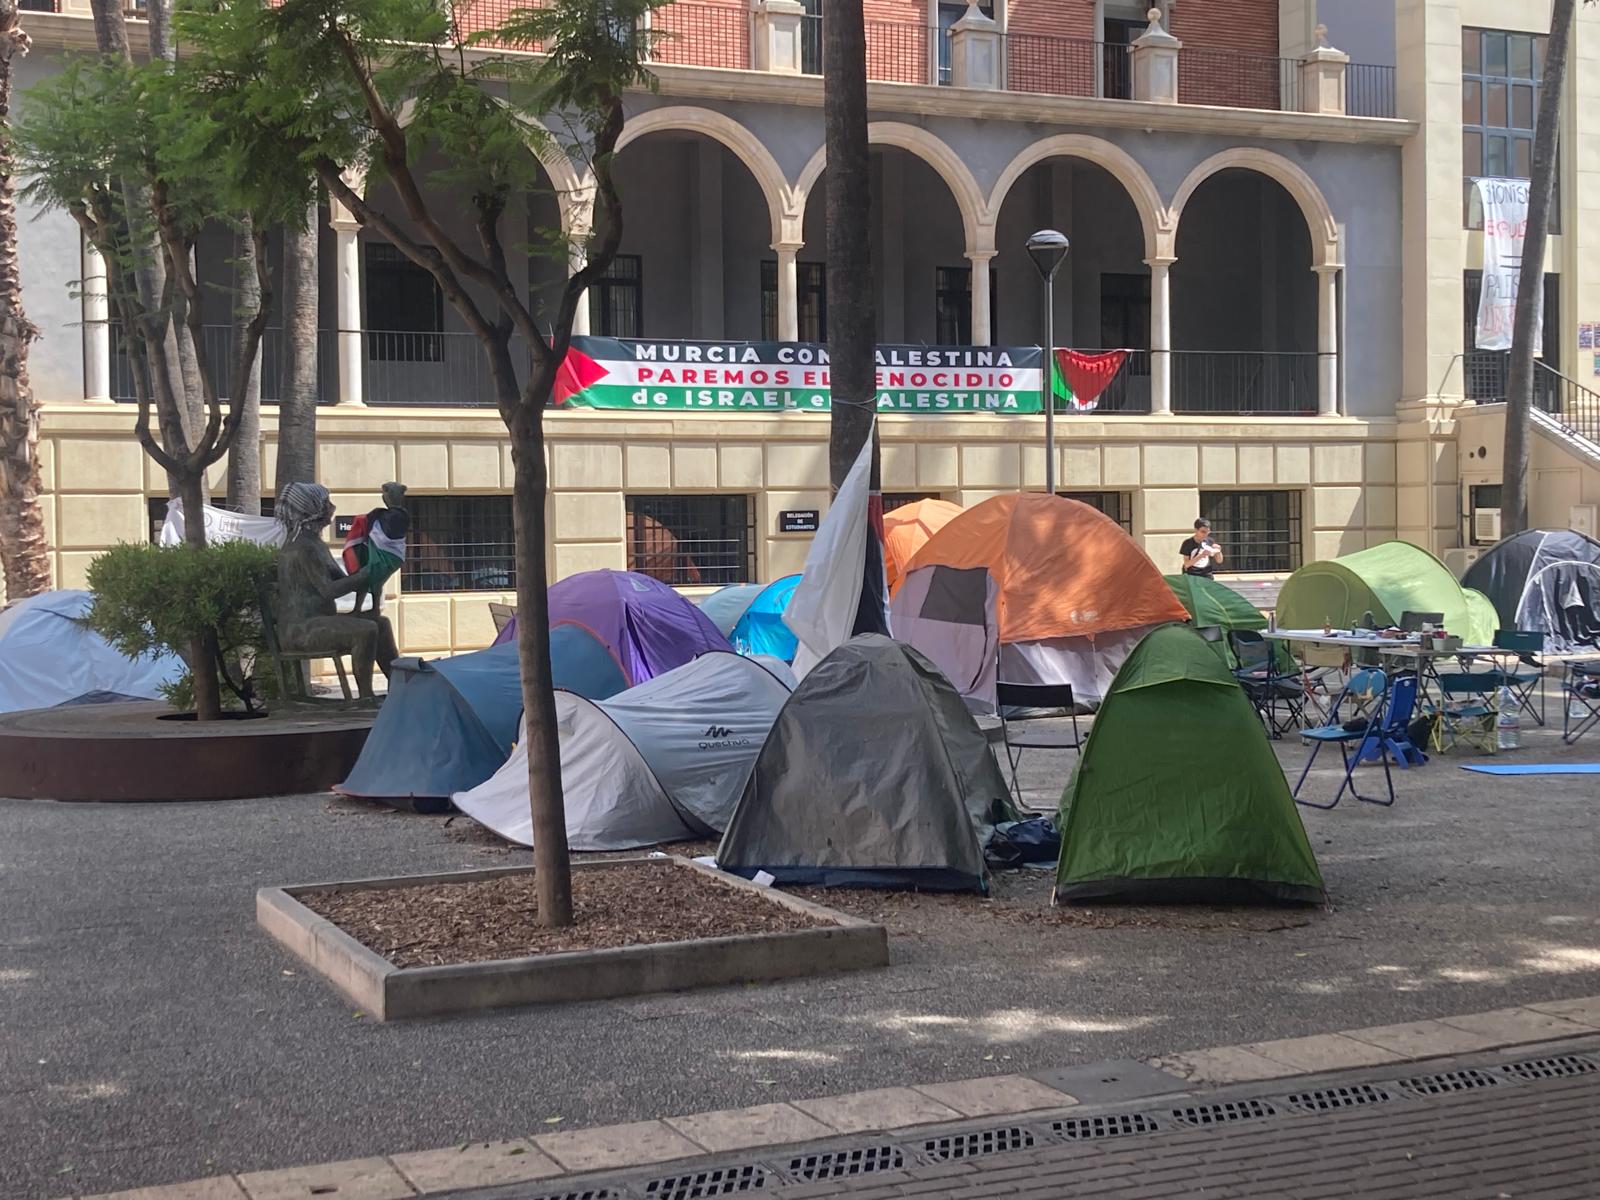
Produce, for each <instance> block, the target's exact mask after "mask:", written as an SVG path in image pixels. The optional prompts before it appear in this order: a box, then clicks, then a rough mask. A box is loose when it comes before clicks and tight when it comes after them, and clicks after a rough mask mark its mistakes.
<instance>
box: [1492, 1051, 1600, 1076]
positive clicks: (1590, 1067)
mask: <svg viewBox="0 0 1600 1200" xmlns="http://www.w3.org/2000/svg"><path fill="white" fill-rule="evenodd" d="M1499 1065H1500V1069H1501V1070H1502V1071H1504V1072H1505V1073H1506V1074H1507V1075H1515V1076H1516V1077H1517V1078H1518V1079H1529V1080H1533V1079H1561V1078H1564V1077H1566V1076H1568V1075H1593V1074H1594V1073H1595V1072H1596V1071H1600V1066H1596V1065H1595V1064H1594V1063H1592V1062H1590V1061H1589V1060H1588V1059H1587V1058H1579V1057H1578V1056H1577V1055H1576V1054H1556V1055H1552V1056H1551V1057H1549V1058H1530V1059H1525V1060H1524V1061H1522V1062H1514V1063H1501V1064H1499Z"/></svg>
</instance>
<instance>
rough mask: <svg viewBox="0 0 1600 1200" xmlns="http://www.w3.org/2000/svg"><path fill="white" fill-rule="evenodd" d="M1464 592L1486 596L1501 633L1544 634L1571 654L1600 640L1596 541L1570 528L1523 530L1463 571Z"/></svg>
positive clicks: (1551, 646) (1550, 644)
mask: <svg viewBox="0 0 1600 1200" xmlns="http://www.w3.org/2000/svg"><path fill="white" fill-rule="evenodd" d="M1461 583H1462V586H1463V587H1468V588H1474V589H1476V590H1477V591H1480V592H1482V593H1483V594H1484V595H1485V596H1487V597H1489V602H1490V603H1491V604H1493V605H1494V608H1495V613H1496V615H1497V616H1498V617H1499V621H1500V625H1499V627H1500V628H1501V629H1519V630H1522V631H1524V632H1527V633H1542V634H1544V635H1545V649H1547V650H1552V651H1557V652H1563V653H1565V652H1570V651H1572V650H1575V649H1577V648H1578V647H1580V646H1593V645H1595V644H1596V643H1597V639H1600V542H1597V541H1595V540H1594V539H1593V538H1592V537H1587V536H1585V535H1584V534H1581V533H1578V532H1576V531H1575V530H1571V529H1527V530H1524V531H1523V532H1521V533H1514V534H1512V535H1511V536H1510V537H1508V538H1505V539H1504V540H1502V541H1499V542H1496V543H1495V544H1494V545H1493V546H1491V547H1490V548H1489V549H1488V550H1486V551H1485V552H1484V553H1483V556H1482V557H1481V558H1479V559H1478V561H1477V562H1475V563H1473V564H1472V565H1471V566H1470V567H1468V568H1467V573H1466V574H1465V575H1463V576H1462V577H1461Z"/></svg>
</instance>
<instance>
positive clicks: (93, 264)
mask: <svg viewBox="0 0 1600 1200" xmlns="http://www.w3.org/2000/svg"><path fill="white" fill-rule="evenodd" d="M82 274H83V398H84V399H85V400H86V401H89V402H90V403H92V404H110V403H111V326H110V324H109V320H110V316H111V306H110V303H109V302H108V300H107V299H106V260H105V259H104V258H102V257H101V256H100V251H98V250H96V249H95V248H94V244H93V243H92V242H90V241H89V239H88V238H84V239H83V270H82Z"/></svg>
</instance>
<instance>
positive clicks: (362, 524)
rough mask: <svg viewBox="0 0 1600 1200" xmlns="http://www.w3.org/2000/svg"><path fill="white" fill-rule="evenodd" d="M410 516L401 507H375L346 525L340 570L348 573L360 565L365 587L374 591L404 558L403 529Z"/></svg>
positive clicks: (395, 569) (404, 537) (406, 528)
mask: <svg viewBox="0 0 1600 1200" xmlns="http://www.w3.org/2000/svg"><path fill="white" fill-rule="evenodd" d="M410 525H411V516H410V514H409V513H407V512H406V510H405V509H403V508H375V509H373V510H372V511H371V512H369V513H367V514H366V515H365V516H362V517H357V518H356V519H355V520H354V521H352V522H351V524H350V532H349V533H348V534H346V535H345V539H344V569H345V570H346V571H347V572H348V573H349V574H351V575H354V574H355V573H356V572H357V571H359V570H361V568H363V567H371V568H372V569H371V570H370V571H369V572H368V573H367V578H368V586H369V588H370V590H371V591H373V592H377V591H378V590H379V589H380V588H381V587H382V586H383V583H384V581H385V580H386V579H388V578H389V576H391V575H393V574H394V573H395V572H396V571H398V570H399V569H400V565H401V564H402V563H404V562H405V560H406V531H407V530H408V529H409V528H410Z"/></svg>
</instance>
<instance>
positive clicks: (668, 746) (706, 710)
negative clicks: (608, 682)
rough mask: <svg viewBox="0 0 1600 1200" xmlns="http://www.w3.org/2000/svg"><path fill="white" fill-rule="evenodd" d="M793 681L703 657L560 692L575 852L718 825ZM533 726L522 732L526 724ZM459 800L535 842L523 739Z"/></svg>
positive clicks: (708, 831)
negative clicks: (643, 678)
mask: <svg viewBox="0 0 1600 1200" xmlns="http://www.w3.org/2000/svg"><path fill="white" fill-rule="evenodd" d="M788 698H789V688H788V687H787V686H786V685H785V684H784V683H782V682H781V681H780V680H779V679H778V678H777V677H775V676H774V675H773V674H772V673H771V672H769V671H768V670H767V669H766V668H765V667H763V666H761V665H760V664H759V663H757V662H755V661H754V660H752V659H749V658H745V657H743V656H741V655H738V654H732V653H729V652H727V651H715V652H713V653H710V654H703V655H701V656H700V657H699V658H697V659H695V660H694V661H693V662H690V663H686V664H684V665H683V666H681V667H678V668H676V669H674V670H671V671H668V672H666V673H665V674H663V675H657V676H656V677H655V678H654V679H651V680H649V681H647V682H645V683H642V684H640V685H639V686H638V687H636V688H630V689H629V690H628V691H625V692H621V693H619V694H618V695H615V696H612V697H611V698H610V699H602V700H591V699H587V698H585V697H583V696H579V695H577V694H575V693H572V692H564V691H558V692H557V693H556V714H557V722H558V729H559V732H560V737H561V789H562V794H563V796H564V798H565V801H566V816H567V844H568V846H569V847H570V848H572V849H573V850H629V849H633V848H635V847H639V846H650V845H654V844H656V843H658V842H671V841H682V840H684V839H686V838H694V837H708V836H711V835H714V834H718V833H721V832H722V830H723V829H724V828H725V827H726V826H727V824H728V819H729V818H730V817H731V816H732V815H733V809H734V805H735V804H736V803H737V801H738V799H739V795H740V791H741V789H742V788H743V787H744V781H745V778H746V776H748V775H749V773H750V764H751V763H753V762H754V761H755V758H756V755H757V754H758V753H759V752H760V749H761V745H762V743H763V742H764V741H765V740H766V737H767V733H768V731H769V730H770V729H771V728H772V722H773V720H774V718H776V717H777V715H778V710H779V709H781V708H782V707H783V703H784V701H785V700H787V699H788ZM524 733H525V731H524ZM453 799H454V801H455V805H456V807H457V808H459V809H460V810H461V811H462V812H464V813H466V814H467V815H468V816H469V817H471V818H472V819H473V820H475V821H477V822H478V823H479V824H480V825H484V826H486V827H487V828H489V829H492V830H494V832H496V833H498V834H499V835H500V836H501V837H503V838H505V839H507V840H508V841H512V842H517V843H519V844H521V845H524V846H531V845H533V823H532V817H531V813H530V811H529V807H528V755H527V749H526V738H525V736H523V735H519V738H518V742H517V747H516V749H515V750H514V751H513V752H512V754H511V757H510V758H509V759H508V760H507V761H506V763H505V765H504V766H503V767H501V768H500V770H499V771H498V772H496V773H495V775H494V777H493V778H492V779H489V780H487V781H486V782H484V783H482V784H480V785H479V786H477V787H475V788H472V789H471V790H469V791H462V792H458V793H456V795H455V796H454V797H453Z"/></svg>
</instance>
